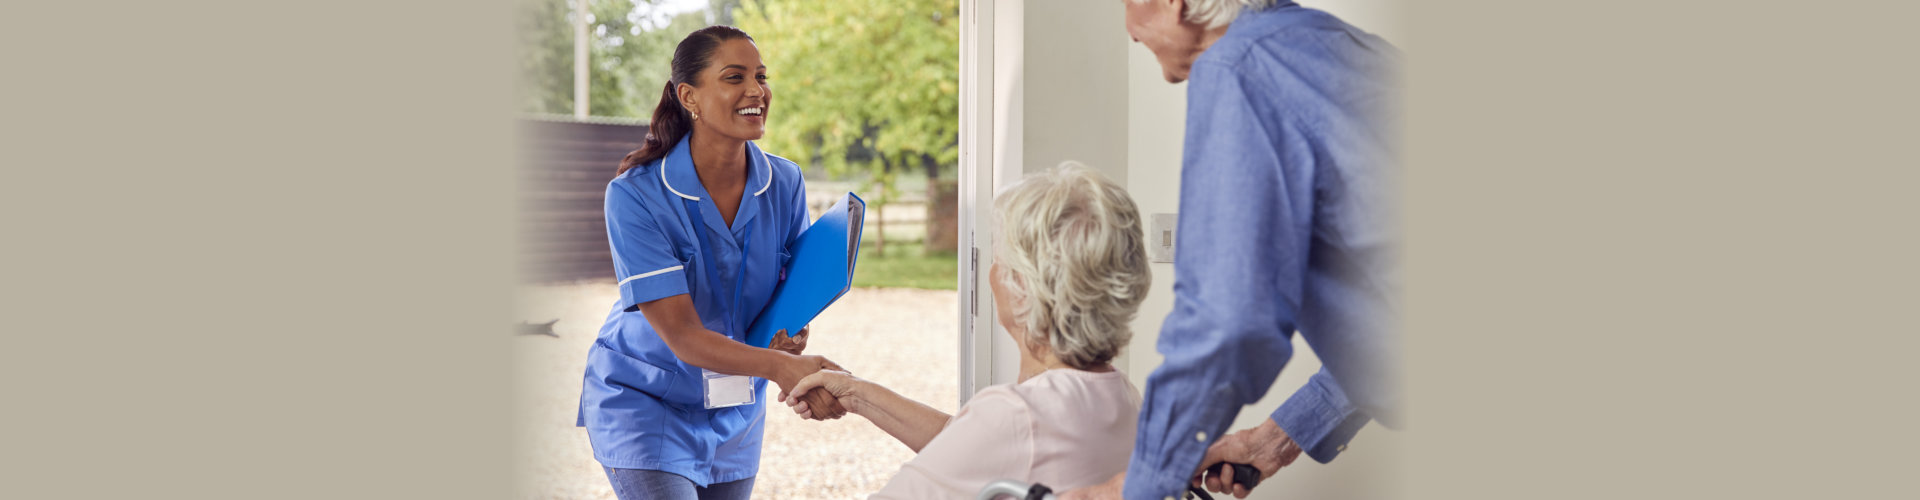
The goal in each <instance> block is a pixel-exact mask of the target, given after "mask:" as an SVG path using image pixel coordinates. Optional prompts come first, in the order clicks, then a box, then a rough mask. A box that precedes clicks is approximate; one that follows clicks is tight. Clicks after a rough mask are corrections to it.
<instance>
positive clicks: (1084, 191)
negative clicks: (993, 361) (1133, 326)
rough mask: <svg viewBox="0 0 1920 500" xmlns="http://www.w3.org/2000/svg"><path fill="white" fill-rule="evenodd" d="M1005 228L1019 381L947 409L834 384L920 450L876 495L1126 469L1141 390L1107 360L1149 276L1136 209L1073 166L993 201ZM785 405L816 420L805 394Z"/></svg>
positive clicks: (1091, 478) (998, 253)
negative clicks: (954, 410) (950, 412)
mask: <svg viewBox="0 0 1920 500" xmlns="http://www.w3.org/2000/svg"><path fill="white" fill-rule="evenodd" d="M994 208H995V211H996V212H997V213H998V215H999V217H1000V224H999V227H1000V232H999V238H998V239H997V242H996V245H995V248H994V265H993V268H992V270H991V274H990V276H991V279H989V280H988V282H989V283H990V286H991V287H992V288H993V300H994V306H995V310H996V311H997V316H998V317H997V319H998V321H999V322H1000V326H1001V327H1003V328H1005V329H1006V331H1007V333H1008V334H1010V335H1012V336H1013V339H1014V340H1015V341H1016V342H1015V343H1016V344H1017V345H1019V346H1020V353H1021V356H1020V378H1019V381H1018V382H1016V383H1013V384H1006V385H997V386H993V387H988V388H986V389H985V390H982V391H980V392H979V393H978V394H975V395H974V396H973V399H971V400H970V401H968V402H967V404H966V405H965V406H962V407H961V408H960V411H959V412H958V413H955V414H953V415H951V416H949V415H947V414H945V413H941V412H940V411H938V410H935V409H933V408H931V407H928V406H927V405H924V404H921V403H919V402H916V401H913V400H911V399H907V398H905V397H903V396H901V395H899V394H896V393H894V392H893V391H891V390H888V389H887V388H885V387H881V386H880V385H878V384H875V383H873V382H869V381H866V380H861V379H858V378H854V377H852V376H850V375H848V374H846V373H844V372H837V371H820V372H815V373H814V374H813V375H809V376H807V377H805V378H803V379H801V380H800V381H799V382H797V383H796V384H795V385H794V387H793V394H804V393H805V392H807V391H808V390H810V389H812V388H814V387H825V388H826V389H827V390H828V392H831V393H832V394H833V395H834V396H835V397H837V398H839V402H840V404H842V405H844V406H845V407H846V409H847V410H848V411H850V412H852V413H855V414H858V415H860V416H862V417H866V418H867V420H869V421H871V422H873V424H874V425H875V426H878V427H880V428H881V429H882V430H885V431H886V432H887V434H890V435H892V436H893V437H894V438H896V439H899V440H900V442H901V443H904V444H906V445H907V447H908V448H912V449H913V450H914V451H915V452H917V453H918V454H919V455H917V456H915V457H914V459H913V460H911V461H909V462H907V463H906V465H905V466H903V467H901V469H900V473H899V474H896V475H894V476H893V479H892V480H891V481H888V482H887V485H886V487H885V488H883V489H881V490H880V492H879V493H877V494H874V495H873V497H872V498H886V499H928V498H972V497H973V496H974V495H975V494H977V493H978V492H979V491H980V488H981V487H982V486H984V485H986V484H987V483H988V482H991V481H993V480H996V479H1015V480H1020V481H1027V482H1040V483H1045V484H1047V485H1049V486H1054V487H1059V488H1075V487H1080V486H1086V485H1092V484H1096V483H1099V482H1101V481H1104V480H1106V479H1107V478H1109V477H1112V476H1113V475H1114V474H1117V473H1119V472H1121V471H1123V470H1125V469H1126V467H1127V454H1128V453H1129V451H1130V450H1132V448H1133V435H1134V423H1135V421H1136V416H1137V415H1138V414H1139V411H1140V392H1139V391H1138V390H1137V389H1135V388H1134V387H1133V384H1132V383H1130V382H1128V381H1127V376H1126V374H1124V373H1121V372H1120V371H1118V370H1115V369H1114V368H1113V365H1111V364H1109V362H1110V361H1112V360H1113V358H1114V356H1116V355H1119V354H1120V349H1121V348H1123V347H1125V346H1126V345H1127V341H1128V339H1130V338H1131V337H1132V336H1133V335H1132V332H1131V331H1129V330H1128V328H1127V325H1128V323H1130V322H1131V321H1133V316H1134V311H1135V310H1136V309H1138V308H1139V305H1140V300H1141V299H1142V298H1143V297H1145V296H1146V294H1147V284H1148V282H1149V280H1150V279H1151V275H1150V274H1149V272H1148V269H1147V257H1146V249H1145V247H1144V243H1143V241H1142V233H1141V228H1140V213H1139V210H1138V209H1136V208H1134V204H1133V200H1132V199H1131V198H1129V197H1128V196H1127V193H1126V191H1124V190H1122V189H1121V188H1120V186H1118V185H1116V184H1114V183H1113V182H1112V181H1109V180H1107V179H1106V178H1105V177H1102V176H1101V175H1100V174H1099V173H1097V172H1095V171H1093V170H1091V169H1088V168H1087V167H1085V166H1082V165H1079V164H1076V163H1068V164H1064V165H1061V166H1060V167H1057V168H1054V169H1051V170H1048V171H1045V172H1041V173H1038V174H1034V175H1030V176H1028V177H1027V178H1026V179H1025V180H1023V181H1022V182H1021V183H1020V184H1018V185H1015V186H1013V187H1011V188H1009V189H1007V190H1006V191H1005V192H1003V193H1002V194H1000V195H999V197H998V199H996V200H994ZM787 404H788V406H791V407H793V409H794V411H795V412H797V413H800V414H801V415H802V416H805V417H809V418H811V413H812V408H810V407H809V405H808V404H807V403H805V402H802V401H801V400H800V399H799V398H789V399H788V400H787Z"/></svg>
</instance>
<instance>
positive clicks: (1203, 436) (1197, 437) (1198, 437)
mask: <svg viewBox="0 0 1920 500" xmlns="http://www.w3.org/2000/svg"><path fill="white" fill-rule="evenodd" d="M1193 439H1195V440H1198V441H1200V442H1202V443H1205V442H1207V433H1205V432H1202V433H1199V434H1196V435H1194V436H1193Z"/></svg>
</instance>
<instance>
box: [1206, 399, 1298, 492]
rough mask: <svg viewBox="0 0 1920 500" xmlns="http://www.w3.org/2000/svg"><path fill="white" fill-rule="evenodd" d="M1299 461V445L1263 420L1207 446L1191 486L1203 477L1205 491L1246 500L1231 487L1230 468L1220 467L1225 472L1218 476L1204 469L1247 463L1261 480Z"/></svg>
mask: <svg viewBox="0 0 1920 500" xmlns="http://www.w3.org/2000/svg"><path fill="white" fill-rule="evenodd" d="M1298 458H1300V445H1297V444H1294V442H1293V438H1292V437H1290V436H1287V431H1285V430H1282V429H1280V426H1279V425H1277V424H1274V423H1273V420H1272V419H1267V420H1262V421H1261V422H1260V425H1259V426H1257V427H1254V428H1252V429H1247V430H1243V431H1240V432H1235V433H1233V434H1228V435H1226V436H1223V437H1221V438H1220V440H1219V441H1216V442H1214V443H1213V446H1209V447H1207V455H1206V457H1205V458H1202V459H1200V469H1199V470H1197V471H1195V472H1194V478H1193V485H1194V486H1200V485H1201V482H1202V480H1203V479H1202V478H1203V477H1204V481H1205V486H1206V488H1207V491H1212V492H1216V493H1230V494H1232V495H1233V497H1234V498H1246V497H1247V494H1248V493H1250V491H1248V489H1247V487H1245V486H1241V485H1238V484H1233V468H1232V467H1221V469H1224V471H1223V472H1220V473H1218V474H1207V473H1206V472H1207V469H1210V468H1213V467H1214V466H1215V465H1218V464H1220V463H1223V462H1226V463H1240V464H1247V465H1252V466H1253V468H1255V469H1260V479H1266V478H1269V477H1273V474H1274V473H1275V472H1279V471H1280V468H1282V467H1286V466H1288V465H1291V464H1293V461H1294V460H1295V459H1298Z"/></svg>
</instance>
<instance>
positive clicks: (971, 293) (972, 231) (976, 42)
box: [958, 0, 995, 405]
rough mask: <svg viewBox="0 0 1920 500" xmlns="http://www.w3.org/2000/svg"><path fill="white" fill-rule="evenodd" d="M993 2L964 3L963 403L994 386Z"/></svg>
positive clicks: (975, 0)
mask: <svg viewBox="0 0 1920 500" xmlns="http://www.w3.org/2000/svg"><path fill="white" fill-rule="evenodd" d="M993 7H994V0H962V1H961V3H960V168H959V170H960V172H959V175H960V186H959V195H960V199H959V204H960V207H959V210H958V212H959V231H960V243H961V245H960V259H959V261H960V266H959V268H960V269H959V276H958V280H959V281H958V283H959V291H960V293H959V297H960V300H959V308H958V309H959V310H958V312H959V315H960V332H959V333H960V335H959V338H958V346H959V348H960V352H959V354H960V374H959V376H960V391H959V393H960V404H962V405H964V404H966V402H967V399H968V398H971V397H973V394H974V393H975V392H978V391H979V390H980V389H983V388H986V387H987V386H989V385H992V384H993V381H992V376H993V357H992V356H991V355H988V354H987V353H991V352H992V339H993V335H994V332H993V323H994V322H993V319H992V318H993V317H994V316H993V298H992V297H991V296H990V295H988V293H990V292H989V290H990V288H988V286H987V282H986V280H987V279H988V278H987V277H986V276H985V275H986V274H987V272H986V270H987V269H991V268H992V265H993V252H992V249H993V245H992V237H991V235H992V231H991V230H990V229H991V227H990V226H991V224H992V223H991V221H992V220H993V203H992V201H993V190H994V183H993V182H994V179H993V171H994V168H993V167H994V164H993V161H994V139H995V135H994V129H993V123H994V115H993V113H994V109H993V108H994V106H993V91H994V86H993V84H994V80H993Z"/></svg>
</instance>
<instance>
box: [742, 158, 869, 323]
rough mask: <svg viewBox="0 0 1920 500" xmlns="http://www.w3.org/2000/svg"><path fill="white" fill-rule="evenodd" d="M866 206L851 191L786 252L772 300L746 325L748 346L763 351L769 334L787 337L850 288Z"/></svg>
mask: <svg viewBox="0 0 1920 500" xmlns="http://www.w3.org/2000/svg"><path fill="white" fill-rule="evenodd" d="M866 212H867V202H866V201H864V200H861V199H860V197H859V196H855V195H854V194H853V193H847V196H846V197H843V198H840V201H839V202H838V203H834V204H833V208H829V209H827V213H826V214H824V215H821V216H820V220H816V221H813V225H811V226H807V230H806V232H803V233H800V238H799V239H797V240H795V241H794V242H793V247H792V248H788V249H787V251H788V252H789V253H790V254H791V255H792V256H791V257H789V258H788V260H787V269H786V273H785V274H786V279H785V280H782V281H781V282H780V284H779V285H778V286H776V287H774V289H773V299H772V300H770V301H768V302H767V307H766V308H765V309H761V310H760V317H758V318H754V319H753V324H752V325H750V326H748V327H747V344H748V345H753V346H758V347H767V346H768V345H772V344H773V334H774V332H775V331H778V330H786V331H787V334H788V335H793V334H795V333H799V332H800V328H801V327H804V326H807V323H811V322H813V318H814V317H815V316H819V315H820V311H824V310H826V309H827V306H828V305H831V304H833V301H835V300H839V299H840V296H841V295H845V294H846V293H847V290H848V289H850V288H853V264H854V262H855V261H857V260H859V258H860V229H861V226H862V225H863V224H862V223H863V222H865V221H866Z"/></svg>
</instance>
